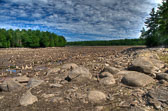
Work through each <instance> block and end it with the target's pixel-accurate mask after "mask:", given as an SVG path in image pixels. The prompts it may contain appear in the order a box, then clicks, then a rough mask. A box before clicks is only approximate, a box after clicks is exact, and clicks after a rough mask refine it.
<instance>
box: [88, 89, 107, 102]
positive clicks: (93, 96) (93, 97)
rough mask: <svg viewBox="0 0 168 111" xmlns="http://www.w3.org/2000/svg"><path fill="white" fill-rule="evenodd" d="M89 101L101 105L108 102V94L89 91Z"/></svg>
mask: <svg viewBox="0 0 168 111" xmlns="http://www.w3.org/2000/svg"><path fill="white" fill-rule="evenodd" d="M88 99H89V101H90V102H93V103H100V102H102V101H105V100H106V94H104V93H103V92H101V91H96V90H95V91H89V93H88Z"/></svg>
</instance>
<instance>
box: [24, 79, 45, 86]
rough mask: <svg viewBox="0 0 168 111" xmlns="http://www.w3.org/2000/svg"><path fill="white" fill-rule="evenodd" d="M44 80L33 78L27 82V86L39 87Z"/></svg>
mask: <svg viewBox="0 0 168 111" xmlns="http://www.w3.org/2000/svg"><path fill="white" fill-rule="evenodd" d="M43 82H44V81H43V80H39V79H34V78H31V79H30V80H29V82H28V84H27V87H28V88H34V87H37V86H39V85H40V84H42V83H43Z"/></svg>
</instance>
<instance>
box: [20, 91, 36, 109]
mask: <svg viewBox="0 0 168 111" xmlns="http://www.w3.org/2000/svg"><path fill="white" fill-rule="evenodd" d="M36 101H38V99H37V97H36V96H34V95H32V94H31V92H30V91H29V90H28V91H27V92H26V93H25V94H23V95H22V97H21V98H20V104H21V105H22V106H28V105H31V104H33V103H34V102H36Z"/></svg>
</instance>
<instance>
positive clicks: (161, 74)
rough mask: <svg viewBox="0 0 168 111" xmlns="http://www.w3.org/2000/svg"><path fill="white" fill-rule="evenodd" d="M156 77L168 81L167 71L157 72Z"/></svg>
mask: <svg viewBox="0 0 168 111" xmlns="http://www.w3.org/2000/svg"><path fill="white" fill-rule="evenodd" d="M156 79H158V80H166V81H168V74H167V73H160V74H156Z"/></svg>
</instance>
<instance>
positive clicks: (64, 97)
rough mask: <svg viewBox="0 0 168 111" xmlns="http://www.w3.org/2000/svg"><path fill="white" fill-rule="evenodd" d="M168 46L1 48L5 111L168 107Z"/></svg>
mask: <svg viewBox="0 0 168 111" xmlns="http://www.w3.org/2000/svg"><path fill="white" fill-rule="evenodd" d="M167 53H168V51H167V50H166V49H161V48H155V49H146V48H145V47H129V46H127V47H122V46H116V47H114V46H113V47H62V48H37V49H29V48H9V49H0V109H1V111H155V110H163V111H166V110H168V73H167V70H168V67H167V63H165V62H166V60H165V58H164V57H166V55H167Z"/></svg>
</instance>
